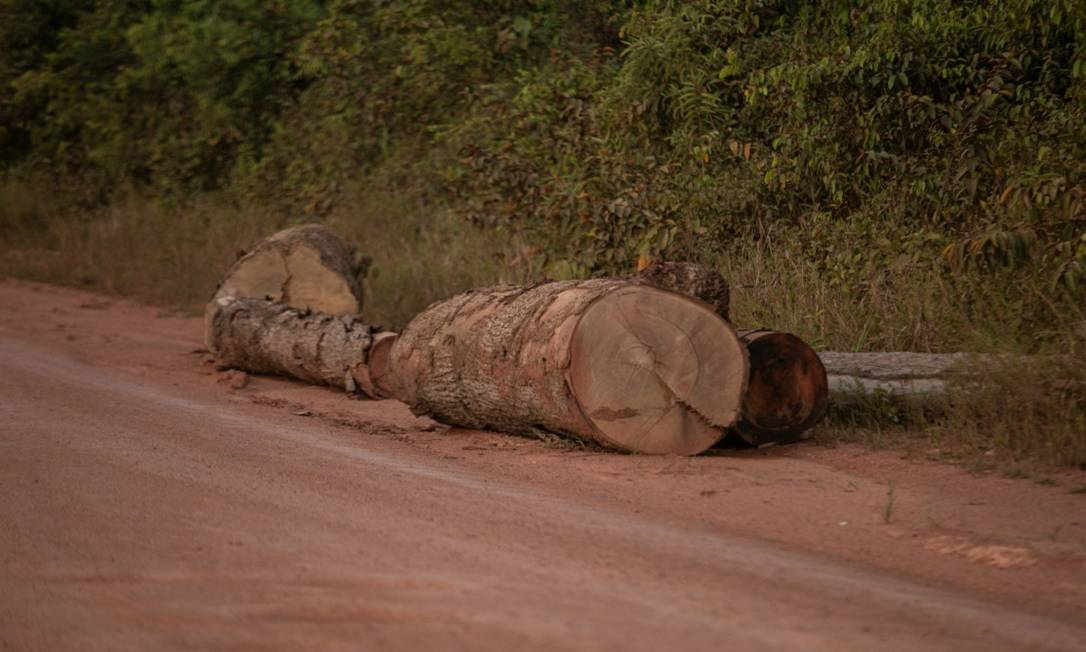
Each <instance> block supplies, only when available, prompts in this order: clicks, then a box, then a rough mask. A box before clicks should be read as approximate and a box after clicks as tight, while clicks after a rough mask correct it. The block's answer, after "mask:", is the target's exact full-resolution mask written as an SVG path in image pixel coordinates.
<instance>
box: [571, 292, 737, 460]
mask: <svg viewBox="0 0 1086 652" xmlns="http://www.w3.org/2000/svg"><path fill="white" fill-rule="evenodd" d="M746 378H747V355H746V351H745V348H744V347H743V345H742V344H741V343H740V341H739V338H738V336H737V335H736V334H735V332H734V331H733V330H732V328H731V327H730V326H729V325H728V324H727V323H726V322H724V321H723V320H722V319H720V318H719V317H718V316H717V315H715V314H713V313H712V312H710V311H709V310H706V309H704V308H703V307H702V306H701V305H699V304H697V303H696V302H694V301H691V300H690V299H689V298H687V297H684V296H680V295H678V294H674V293H672V292H666V291H663V290H659V289H656V288H652V287H645V286H630V287H626V288H622V289H619V290H616V291H614V292H611V293H609V294H607V295H605V296H603V297H601V298H600V299H598V300H597V301H595V302H594V303H592V304H591V305H590V306H589V307H588V308H587V309H586V310H585V312H584V314H583V316H582V317H581V319H580V321H579V322H578V324H577V327H576V330H575V332H574V334H573V340H572V346H571V363H570V369H569V382H570V388H571V391H572V393H573V395H574V397H575V398H576V400H577V402H578V405H579V406H580V408H581V410H582V411H583V413H584V416H585V417H586V419H587V420H588V421H589V422H590V423H591V425H592V426H593V427H594V428H595V429H596V430H597V431H598V432H599V434H600V436H601V437H602V439H603V440H604V441H605V442H606V443H609V444H611V445H613V446H615V447H617V448H621V449H624V450H629V451H636V452H642V453H653V454H667V453H674V454H679V455H692V454H696V453H699V452H701V451H704V450H705V449H707V448H709V447H710V446H711V445H712V444H714V443H715V442H716V441H717V440H718V439H720V438H721V436H722V435H723V433H724V429H725V428H727V427H729V426H731V425H732V424H733V423H734V422H735V421H736V419H737V418H738V415H739V412H740V406H741V403H742V398H743V392H744V387H745V385H746Z"/></svg>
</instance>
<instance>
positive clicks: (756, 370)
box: [736, 330, 829, 445]
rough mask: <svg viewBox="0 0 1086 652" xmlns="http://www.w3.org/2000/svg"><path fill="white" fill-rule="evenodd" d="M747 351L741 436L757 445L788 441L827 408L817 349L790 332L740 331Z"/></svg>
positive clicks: (825, 391)
mask: <svg viewBox="0 0 1086 652" xmlns="http://www.w3.org/2000/svg"><path fill="white" fill-rule="evenodd" d="M739 337H740V339H741V340H742V342H743V344H744V345H746V347H747V352H748V353H749V355H750V382H749V383H748V385H747V392H746V394H745V395H744V397H743V417H742V419H741V420H740V421H739V424H738V425H737V427H736V432H737V433H738V434H739V436H740V437H742V438H743V439H745V440H746V441H748V442H750V443H751V444H755V445H765V444H769V443H782V442H787V441H792V440H795V439H797V438H798V437H800V436H801V435H803V433H804V432H806V431H807V430H808V429H810V428H811V427H812V426H813V425H815V424H816V423H817V422H818V420H819V419H821V418H822V416H823V415H824V414H825V413H826V407H827V405H828V396H829V392H828V383H827V377H826V369H825V368H824V367H823V365H822V362H821V361H820V360H819V357H818V354H817V353H815V351H814V349H812V348H811V347H810V346H808V345H807V343H806V342H804V341H803V340H801V339H800V338H798V337H796V336H795V335H792V334H790V333H778V332H774V331H768V330H753V331H740V333H739Z"/></svg>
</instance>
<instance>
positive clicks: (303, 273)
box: [205, 224, 362, 350]
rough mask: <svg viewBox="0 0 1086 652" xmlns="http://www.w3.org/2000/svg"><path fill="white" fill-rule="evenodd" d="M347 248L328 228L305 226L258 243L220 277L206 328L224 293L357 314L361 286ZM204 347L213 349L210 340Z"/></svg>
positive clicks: (332, 311) (207, 315) (325, 310)
mask: <svg viewBox="0 0 1086 652" xmlns="http://www.w3.org/2000/svg"><path fill="white" fill-rule="evenodd" d="M353 264H354V258H353V253H352V251H351V248H350V247H348V246H347V244H346V243H344V242H343V240H341V239H340V238H339V236H337V235H335V234H334V233H332V232H331V231H329V230H328V229H327V228H325V227H323V226H321V225H319V224H305V225H302V226H296V227H291V228H289V229H285V230H283V231H280V232H278V233H276V234H274V235H272V236H270V237H268V238H265V239H264V240H262V241H260V242H259V243H258V244H257V245H256V246H255V247H253V249H252V250H251V251H250V252H249V253H247V254H246V255H244V256H242V257H241V258H239V259H238V260H237V262H235V263H234V265H233V266H232V267H231V268H230V269H229V270H228V271H227V272H226V275H225V276H223V279H222V281H221V282H220V283H219V287H218V289H217V290H216V292H215V296H214V297H213V298H212V300H211V302H210V303H208V308H207V311H206V312H205V321H206V323H207V325H208V329H209V331H210V323H211V321H212V320H213V319H214V317H215V315H214V311H215V309H216V305H217V303H216V301H217V300H218V299H220V298H222V297H227V296H231V297H236V298H241V299H267V300H270V301H274V302H277V303H281V304H284V305H287V306H291V307H293V308H298V309H302V310H306V309H308V310H316V311H319V312H323V313H327V314H329V315H359V314H361V312H362V288H361V286H360V285H359V283H358V279H357V278H356V277H355V274H354V267H353ZM208 348H209V349H212V350H214V349H213V347H211V346H210V341H209V342H208Z"/></svg>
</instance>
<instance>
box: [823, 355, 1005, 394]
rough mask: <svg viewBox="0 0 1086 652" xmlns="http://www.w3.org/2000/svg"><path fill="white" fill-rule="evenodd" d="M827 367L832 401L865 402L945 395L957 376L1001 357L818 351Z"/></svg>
mask: <svg viewBox="0 0 1086 652" xmlns="http://www.w3.org/2000/svg"><path fill="white" fill-rule="evenodd" d="M818 356H819V358H820V359H821V360H822V364H823V365H824V366H825V367H826V372H827V374H828V379H829V389H830V400H831V401H832V402H833V403H834V404H835V405H849V404H854V403H857V402H862V401H864V400H865V399H868V398H871V397H873V396H877V395H885V396H891V397H896V398H903V399H910V400H917V399H925V398H941V397H943V396H945V395H946V393H947V390H948V387H949V383H950V382H951V381H953V380H954V379H956V378H964V377H968V376H973V375H976V368H977V367H978V366H980V367H983V366H984V365H985V364H991V363H993V362H995V361H996V360H997V359H998V356H991V355H987V356H985V355H975V354H968V353H909V352H885V353H837V352H833V351H823V352H821V353H819V354H818Z"/></svg>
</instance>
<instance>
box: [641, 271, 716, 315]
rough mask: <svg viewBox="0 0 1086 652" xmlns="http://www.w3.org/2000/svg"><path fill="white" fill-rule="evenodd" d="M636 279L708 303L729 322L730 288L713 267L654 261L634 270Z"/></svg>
mask: <svg viewBox="0 0 1086 652" xmlns="http://www.w3.org/2000/svg"><path fill="white" fill-rule="evenodd" d="M637 279H638V280H640V281H642V282H643V283H647V284H648V285H651V286H652V287H655V288H660V289H661V290H668V291H669V292H678V293H679V294H685V295H686V296H688V297H693V298H695V299H698V300H699V301H704V302H705V303H706V304H708V306H709V309H710V310H712V311H713V312H715V313H716V314H718V315H720V316H721V317H722V318H724V320H725V321H731V319H730V317H729V316H728V315H729V311H730V308H729V305H730V301H731V290H730V289H729V287H728V281H727V280H725V279H724V276H723V275H721V273H720V272H718V271H717V270H715V269H713V268H711V267H708V266H706V265H700V264H698V263H673V262H664V261H661V262H655V263H652V264H651V265H649V266H648V267H646V268H645V269H643V270H641V271H640V272H638V273H637Z"/></svg>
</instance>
